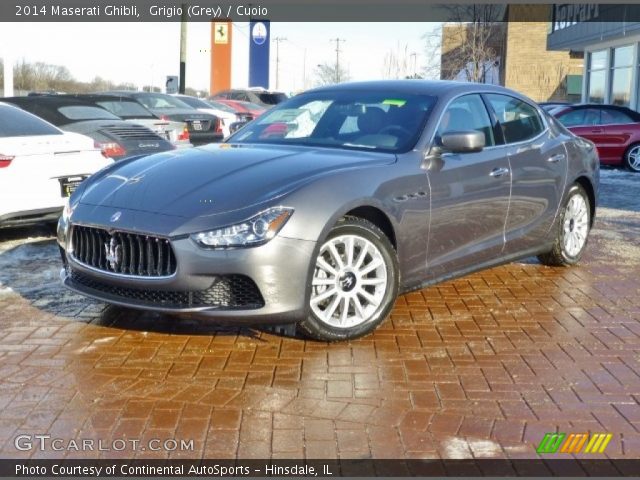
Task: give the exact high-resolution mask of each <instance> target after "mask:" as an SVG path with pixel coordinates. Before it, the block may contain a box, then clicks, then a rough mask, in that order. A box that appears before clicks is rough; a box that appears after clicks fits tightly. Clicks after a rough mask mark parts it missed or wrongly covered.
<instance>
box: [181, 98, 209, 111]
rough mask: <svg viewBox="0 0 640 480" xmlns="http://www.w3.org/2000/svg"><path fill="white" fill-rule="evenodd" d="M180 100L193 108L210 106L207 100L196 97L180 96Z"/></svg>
mask: <svg viewBox="0 0 640 480" xmlns="http://www.w3.org/2000/svg"><path fill="white" fill-rule="evenodd" d="M180 101H181V102H184V103H186V104H187V105H189V106H190V107H193V108H209V105H207V102H205V101H204V100H200V99H199V98H196V97H180Z"/></svg>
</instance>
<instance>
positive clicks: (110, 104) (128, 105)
mask: <svg viewBox="0 0 640 480" xmlns="http://www.w3.org/2000/svg"><path fill="white" fill-rule="evenodd" d="M96 104H98V105H100V106H101V107H102V108H106V109H107V110H109V111H110V112H111V113H113V114H114V115H117V116H118V117H120V118H156V117H155V115H154V114H153V113H151V112H150V111H149V110H147V109H146V108H144V107H143V106H142V105H140V104H139V103H137V102H123V101H120V100H113V101H100V102H96Z"/></svg>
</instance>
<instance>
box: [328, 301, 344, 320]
mask: <svg viewBox="0 0 640 480" xmlns="http://www.w3.org/2000/svg"><path fill="white" fill-rule="evenodd" d="M340 300H341V298H340V295H336V298H334V299H333V302H331V304H330V305H329V306H328V307H327V308H326V309H325V311H324V315H325V317H324V318H325V319H327V320H328V319H330V318H331V317H333V314H334V312H335V311H336V308H338V305H340Z"/></svg>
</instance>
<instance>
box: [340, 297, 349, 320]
mask: <svg viewBox="0 0 640 480" xmlns="http://www.w3.org/2000/svg"><path fill="white" fill-rule="evenodd" d="M348 316H349V297H344V298H343V299H342V311H341V312H340V324H341V325H346V324H347V317H348Z"/></svg>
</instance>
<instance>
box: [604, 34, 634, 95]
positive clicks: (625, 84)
mask: <svg viewBox="0 0 640 480" xmlns="http://www.w3.org/2000/svg"><path fill="white" fill-rule="evenodd" d="M611 53H612V56H613V58H612V60H613V61H612V62H611V63H612V69H611V92H610V96H609V101H610V103H612V104H614V105H622V106H625V107H628V106H629V102H630V100H631V82H632V79H631V73H632V72H631V70H632V68H633V45H626V46H624V47H618V48H614V49H613V50H612V52H611Z"/></svg>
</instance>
